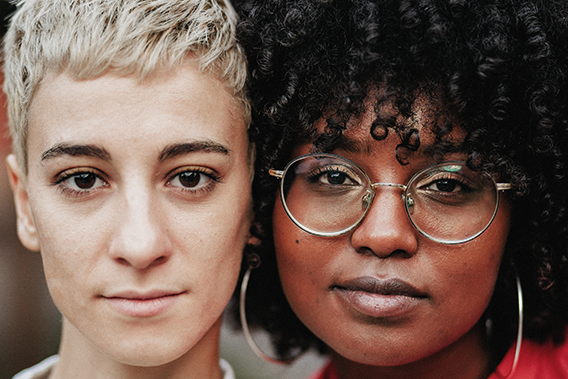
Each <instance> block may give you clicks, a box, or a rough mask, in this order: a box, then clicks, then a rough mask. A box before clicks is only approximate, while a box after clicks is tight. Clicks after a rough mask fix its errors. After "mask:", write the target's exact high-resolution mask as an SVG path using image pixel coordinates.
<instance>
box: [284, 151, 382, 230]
mask: <svg viewBox="0 0 568 379" xmlns="http://www.w3.org/2000/svg"><path fill="white" fill-rule="evenodd" d="M370 188H371V187H370V181H369V179H368V178H367V176H366V175H365V173H364V172H363V171H361V169H359V168H358V167H357V166H355V165H353V164H351V163H350V162H349V161H346V160H344V159H342V158H340V157H337V156H334V155H331V154H313V155H307V156H303V157H299V158H298V159H296V160H293V161H292V162H290V164H289V165H288V166H287V168H286V169H285V174H284V177H283V179H282V187H281V192H280V193H281V196H282V200H283V201H282V203H283V204H284V208H285V210H286V213H287V214H288V216H289V217H290V219H291V220H292V221H293V222H294V223H295V224H296V225H297V226H299V227H300V228H301V229H303V230H305V231H307V232H308V233H312V234H315V235H319V236H336V235H340V234H343V233H346V232H347V231H349V230H351V229H353V228H354V227H355V226H356V225H357V224H358V223H359V221H360V220H361V219H362V218H363V217H364V216H365V212H366V211H367V208H368V203H369V199H370V196H371V195H372V192H371V189H370Z"/></svg>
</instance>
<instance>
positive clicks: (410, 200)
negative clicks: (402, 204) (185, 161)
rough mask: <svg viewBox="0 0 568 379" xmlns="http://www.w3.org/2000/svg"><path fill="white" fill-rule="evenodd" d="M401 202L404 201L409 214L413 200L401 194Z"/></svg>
mask: <svg viewBox="0 0 568 379" xmlns="http://www.w3.org/2000/svg"><path fill="white" fill-rule="evenodd" d="M402 200H403V201H406V208H407V209H408V211H409V212H411V211H412V207H413V206H414V199H413V198H412V196H411V195H406V196H405V195H404V194H402Z"/></svg>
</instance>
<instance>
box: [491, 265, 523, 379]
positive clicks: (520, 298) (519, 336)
mask: <svg viewBox="0 0 568 379" xmlns="http://www.w3.org/2000/svg"><path fill="white" fill-rule="evenodd" d="M516 279H517V302H518V308H519V320H518V326H517V342H516V343H515V356H514V358H513V365H512V366H511V370H509V373H508V374H507V375H506V376H501V375H499V373H497V375H498V376H499V377H500V378H503V379H507V378H509V377H511V376H512V375H513V374H514V373H515V371H516V370H517V364H518V363H519V355H520V354H521V345H522V342H523V322H524V315H525V311H524V302H523V288H522V287H521V279H520V278H519V275H517V276H516Z"/></svg>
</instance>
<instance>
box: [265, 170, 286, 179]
mask: <svg viewBox="0 0 568 379" xmlns="http://www.w3.org/2000/svg"><path fill="white" fill-rule="evenodd" d="M268 173H269V174H270V175H271V176H274V177H275V178H278V179H282V176H283V175H284V171H282V170H275V169H273V168H271V169H270V170H268Z"/></svg>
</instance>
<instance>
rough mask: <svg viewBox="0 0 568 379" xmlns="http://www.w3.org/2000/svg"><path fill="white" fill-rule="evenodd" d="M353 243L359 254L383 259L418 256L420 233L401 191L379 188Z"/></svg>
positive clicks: (358, 227)
mask: <svg viewBox="0 0 568 379" xmlns="http://www.w3.org/2000/svg"><path fill="white" fill-rule="evenodd" d="M351 243H352V245H353V247H354V248H355V250H356V251H357V252H358V253H360V254H372V255H375V256H377V257H379V258H387V257H390V256H393V255H397V256H402V257H411V256H413V255H414V254H415V253H416V250H417V248H418V232H417V231H416V229H415V228H414V227H413V226H412V223H411V222H410V220H409V218H408V215H407V214H406V210H405V208H404V203H403V201H402V193H401V188H398V187H397V186H381V187H378V188H376V190H375V198H374V199H373V202H372V203H371V206H370V208H369V210H368V212H367V214H366V216H365V218H364V219H363V220H362V221H361V223H360V224H359V225H358V226H357V228H356V229H355V231H354V232H353V234H352V236H351Z"/></svg>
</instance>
